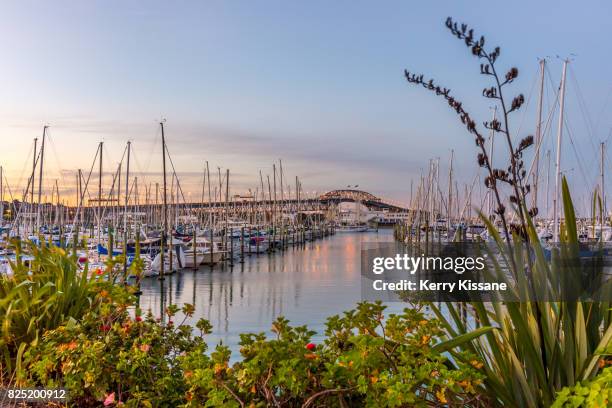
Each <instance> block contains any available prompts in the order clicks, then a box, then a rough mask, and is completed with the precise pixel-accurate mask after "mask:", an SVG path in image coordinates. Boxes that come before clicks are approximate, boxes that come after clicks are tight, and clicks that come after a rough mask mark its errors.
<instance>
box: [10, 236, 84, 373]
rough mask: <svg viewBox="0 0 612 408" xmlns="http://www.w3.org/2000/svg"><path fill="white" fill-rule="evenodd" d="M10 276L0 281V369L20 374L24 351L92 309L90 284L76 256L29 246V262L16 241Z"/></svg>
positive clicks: (58, 249) (47, 247)
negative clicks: (23, 258)
mask: <svg viewBox="0 0 612 408" xmlns="http://www.w3.org/2000/svg"><path fill="white" fill-rule="evenodd" d="M15 245H16V253H17V257H16V262H14V263H11V268H12V270H13V274H12V276H9V275H1V276H0V319H1V328H0V330H1V332H0V335H1V337H0V353H2V358H1V360H0V365H2V366H3V367H2V369H3V370H2V371H4V372H5V374H6V373H11V372H13V370H14V369H18V370H19V369H20V361H21V357H22V355H23V352H24V351H25V349H26V348H27V347H28V346H30V345H35V344H36V343H37V342H38V341H39V339H40V337H41V335H42V333H43V332H44V331H45V330H47V329H53V328H56V327H58V326H60V325H61V324H65V323H66V322H67V321H70V320H78V319H79V318H80V317H81V316H83V315H84V314H85V313H86V312H87V311H88V310H89V309H90V307H91V306H92V302H93V299H94V286H93V282H94V280H95V279H96V277H95V276H91V277H90V276H89V275H90V274H89V273H88V270H87V267H85V270H84V271H80V270H79V268H78V266H77V262H76V257H75V256H74V255H72V256H67V255H66V253H65V251H64V250H63V249H61V248H57V247H53V246H47V245H42V246H41V247H38V246H36V245H34V244H31V243H27V244H26V245H27V253H28V254H29V255H31V256H30V257H28V258H30V259H31V260H30V261H28V262H27V263H26V262H24V261H23V260H22V247H21V245H22V244H21V243H20V242H16V244H15Z"/></svg>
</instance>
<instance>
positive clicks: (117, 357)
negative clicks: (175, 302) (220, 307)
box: [19, 285, 487, 407]
mask: <svg viewBox="0 0 612 408" xmlns="http://www.w3.org/2000/svg"><path fill="white" fill-rule="evenodd" d="M95 302H96V304H97V305H98V306H97V307H96V308H93V309H92V310H90V311H89V312H88V313H87V314H85V315H84V316H83V318H82V319H81V320H80V321H79V322H76V321H70V322H69V323H67V324H65V325H62V326H60V327H58V328H55V329H52V330H48V331H47V332H45V334H44V335H43V336H42V337H41V341H39V342H38V344H36V345H35V346H34V347H32V348H30V349H29V350H28V351H27V352H26V353H25V355H24V366H25V367H26V368H27V369H26V370H23V371H22V373H21V375H20V377H19V381H20V382H21V383H22V384H24V385H28V386H44V387H58V386H62V387H66V388H67V390H68V394H69V396H70V403H71V404H73V405H74V406H79V407H90V406H91V407H93V406H99V405H100V404H101V403H102V402H103V401H109V400H110V401H112V403H109V404H110V405H113V404H114V405H116V406H119V405H121V406H125V407H136V406H145V407H146V406H151V407H165V406H184V407H200V406H223V407H226V406H227V407H232V406H235V407H242V406H249V407H265V406H283V407H295V406H304V407H321V406H325V407H349V406H350V407H358V406H367V407H413V406H461V407H481V406H487V405H486V402H487V400H486V399H484V398H482V396H481V395H480V392H481V391H482V390H481V387H482V383H483V380H484V375H483V372H482V367H483V363H482V362H481V361H480V360H479V359H478V358H476V357H474V356H473V355H468V354H467V353H463V354H462V357H463V359H464V360H465V361H466V362H465V363H463V362H457V366H453V364H451V363H450V362H449V361H448V359H447V357H446V356H445V355H443V354H440V352H438V351H436V346H437V345H439V344H440V339H439V336H440V334H441V333H442V329H441V327H440V324H439V322H438V321H437V320H435V319H433V320H428V319H426V318H425V316H424V314H423V313H422V312H421V311H419V310H408V309H407V310H405V311H404V313H403V314H400V315H389V316H388V317H387V318H386V319H385V318H384V316H383V312H384V309H385V307H384V306H382V305H381V304H371V303H361V304H359V305H358V307H357V308H356V309H355V310H351V311H348V312H346V313H345V314H344V315H343V316H334V317H331V318H330V319H329V320H328V323H327V330H326V339H325V340H324V341H323V342H322V343H321V344H318V345H315V344H313V343H310V341H311V337H312V336H313V335H314V332H312V331H310V330H308V329H307V328H306V327H305V326H299V327H293V326H291V325H290V324H289V322H288V321H287V320H286V319H284V318H282V317H280V318H278V319H277V320H276V321H275V322H274V323H273V326H272V331H273V332H274V333H275V336H274V337H273V338H266V336H265V335H264V334H263V333H260V334H243V335H242V336H241V342H240V346H241V348H240V354H241V355H242V359H241V360H240V361H238V362H235V363H233V364H231V363H230V351H229V349H228V348H227V347H226V346H223V345H218V346H217V347H216V348H215V349H214V350H213V351H212V352H210V353H209V352H208V350H207V344H206V342H205V340H204V338H205V336H206V335H207V334H209V333H210V331H211V326H210V323H209V322H208V321H206V320H200V321H198V322H197V323H196V325H195V326H196V327H195V329H193V330H192V328H191V327H190V326H187V325H184V324H183V323H184V321H183V322H182V323H181V324H178V325H175V324H174V323H173V322H172V319H173V318H174V317H175V315H176V314H177V313H178V312H179V308H178V307H177V306H170V307H168V308H167V310H166V316H165V318H164V320H166V323H163V322H161V319H160V318H158V319H155V318H154V317H153V316H152V315H151V314H149V315H148V316H147V317H146V318H144V319H143V318H141V317H140V315H139V311H138V309H136V317H131V313H129V310H130V308H131V306H132V305H133V297H132V295H131V294H130V293H129V292H128V291H127V289H126V288H124V287H123V286H121V285H115V286H110V287H108V288H106V289H103V290H101V291H100V292H98V293H97V295H96V300H95ZM180 311H181V313H182V315H183V316H185V319H186V318H188V317H190V316H192V315H193V312H194V309H193V306H191V305H185V306H183V308H182V309H181V310H180ZM114 405H113V406H114Z"/></svg>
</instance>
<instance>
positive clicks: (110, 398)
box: [104, 392, 115, 407]
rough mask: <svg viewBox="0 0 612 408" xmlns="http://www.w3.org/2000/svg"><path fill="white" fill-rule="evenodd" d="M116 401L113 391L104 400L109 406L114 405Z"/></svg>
mask: <svg viewBox="0 0 612 408" xmlns="http://www.w3.org/2000/svg"><path fill="white" fill-rule="evenodd" d="M114 403H115V393H114V392H111V393H110V394H108V395H107V396H106V399H105V400H104V406H105V407H108V406H109V405H113V404H114Z"/></svg>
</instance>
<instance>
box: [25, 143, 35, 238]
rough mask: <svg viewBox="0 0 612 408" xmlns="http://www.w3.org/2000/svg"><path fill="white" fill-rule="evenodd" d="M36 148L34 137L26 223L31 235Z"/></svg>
mask: <svg viewBox="0 0 612 408" xmlns="http://www.w3.org/2000/svg"><path fill="white" fill-rule="evenodd" d="M37 147H38V138H37V137H35V138H34V156H33V157H32V176H30V179H31V180H32V182H31V183H30V186H29V187H30V188H31V190H30V210H29V211H28V212H29V222H28V228H29V229H30V230H31V231H32V233H34V225H32V224H33V220H32V212H33V211H34V181H35V180H34V178H35V176H36V160H37V156H36V153H37ZM27 193H28V192H27V190H26V194H27Z"/></svg>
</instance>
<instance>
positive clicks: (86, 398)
mask: <svg viewBox="0 0 612 408" xmlns="http://www.w3.org/2000/svg"><path fill="white" fill-rule="evenodd" d="M99 297H100V298H101V302H100V307H99V308H97V309H96V310H93V311H91V312H89V313H87V314H86V315H85V316H84V317H83V319H82V321H81V322H79V323H74V324H68V325H66V326H61V327H59V328H57V329H54V330H49V331H47V332H46V333H45V334H44V336H43V341H41V342H40V343H39V345H38V346H37V347H34V348H32V349H31V350H30V351H28V352H27V353H26V354H25V356H24V362H25V363H26V364H27V367H28V370H27V374H26V377H25V378H20V380H21V381H22V382H24V383H26V384H31V385H34V384H39V385H44V386H45V387H59V386H62V387H65V388H66V389H67V390H68V394H69V396H70V401H71V403H72V404H74V405H75V406H78V407H90V406H91V407H94V406H99V405H100V402H101V401H104V400H106V399H107V398H109V396H112V397H113V399H114V400H115V401H117V402H120V401H121V402H122V403H123V406H125V407H137V406H145V407H146V406H177V405H178V404H180V403H181V402H182V401H183V399H184V395H185V391H186V385H185V381H184V379H183V371H182V369H181V367H180V365H179V358H180V356H181V355H185V353H187V352H192V351H195V350H197V351H198V353H202V354H203V352H204V351H205V350H206V344H205V343H204V341H203V338H202V337H201V336H200V337H197V336H196V337H194V336H192V334H191V332H192V330H191V327H190V326H187V325H184V324H183V323H184V322H183V323H181V324H179V325H176V326H175V325H174V323H173V322H172V320H171V319H172V318H173V317H174V315H175V313H176V312H177V310H176V309H175V308H169V309H168V310H167V311H166V314H167V318H168V322H167V323H166V324H162V323H160V322H158V321H157V320H155V319H154V317H153V316H152V315H151V314H149V315H147V316H146V317H145V318H144V319H143V318H142V317H141V316H140V314H139V312H137V314H136V316H135V317H134V318H132V317H131V316H130V314H129V313H128V307H130V306H131V305H132V297H131V295H130V294H129V293H127V291H126V289H125V288H123V287H121V286H116V287H114V288H112V291H110V292H107V291H106V290H104V291H102V292H101V293H99ZM192 313H193V307H192V306H190V305H186V306H185V307H184V308H183V314H184V316H185V318H187V317H188V316H191V314H192Z"/></svg>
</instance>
